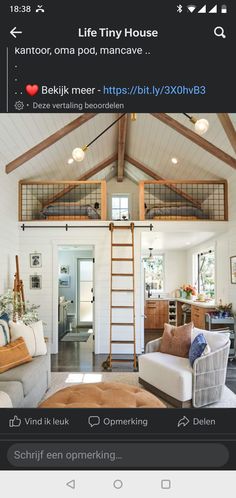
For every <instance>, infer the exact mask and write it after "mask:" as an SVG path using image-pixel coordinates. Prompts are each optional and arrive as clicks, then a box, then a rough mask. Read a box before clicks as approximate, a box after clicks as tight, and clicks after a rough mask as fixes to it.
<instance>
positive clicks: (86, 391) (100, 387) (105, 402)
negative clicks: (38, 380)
mask: <svg viewBox="0 0 236 498" xmlns="http://www.w3.org/2000/svg"><path fill="white" fill-rule="evenodd" d="M39 408H165V405H164V404H163V403H162V402H161V401H160V400H159V399H158V398H156V396H154V395H153V394H150V393H149V392H147V391H144V389H141V388H140V387H136V386H130V385H128V384H121V383H118V382H117V383H115V382H98V383H96V384H77V385H75V386H70V387H66V388H65V389H61V390H60V391H57V392H56V393H55V394H53V395H52V396H50V397H49V398H48V399H46V401H43V403H41V404H40V405H39Z"/></svg>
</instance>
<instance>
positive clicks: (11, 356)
mask: <svg viewBox="0 0 236 498" xmlns="http://www.w3.org/2000/svg"><path fill="white" fill-rule="evenodd" d="M29 361H32V357H31V356H30V354H29V351H28V349H27V346H26V344H25V341H24V339H23V337H20V338H19V339H17V340H16V341H14V342H10V344H7V346H3V347H0V373H3V372H6V371H7V370H10V369H11V368H14V367H17V366H18V365H22V363H28V362H29Z"/></svg>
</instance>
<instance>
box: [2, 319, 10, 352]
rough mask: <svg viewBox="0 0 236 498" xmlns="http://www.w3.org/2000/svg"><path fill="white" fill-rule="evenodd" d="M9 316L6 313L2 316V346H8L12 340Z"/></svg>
mask: <svg viewBox="0 0 236 498" xmlns="http://www.w3.org/2000/svg"><path fill="white" fill-rule="evenodd" d="M8 322H9V317H8V315H7V314H6V313H3V314H2V315H1V316H0V347H1V346H6V345H7V344H9V342H10V331H9V325H8Z"/></svg>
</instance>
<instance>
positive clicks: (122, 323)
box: [111, 322, 134, 327]
mask: <svg viewBox="0 0 236 498" xmlns="http://www.w3.org/2000/svg"><path fill="white" fill-rule="evenodd" d="M111 325H119V326H120V325H121V326H122V325H125V326H129V327H130V326H131V325H132V327H133V326H134V323H133V322H131V323H124V322H115V323H114V322H112V323H111Z"/></svg>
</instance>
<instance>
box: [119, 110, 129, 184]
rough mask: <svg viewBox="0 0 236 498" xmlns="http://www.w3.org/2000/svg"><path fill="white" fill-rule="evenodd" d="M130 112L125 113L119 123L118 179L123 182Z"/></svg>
mask: <svg viewBox="0 0 236 498" xmlns="http://www.w3.org/2000/svg"><path fill="white" fill-rule="evenodd" d="M127 125H128V114H125V116H123V118H122V119H121V120H120V121H119V123H118V170H117V181H118V182H123V179H124V169H125V148H126V139H127V128H128V127H127Z"/></svg>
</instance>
